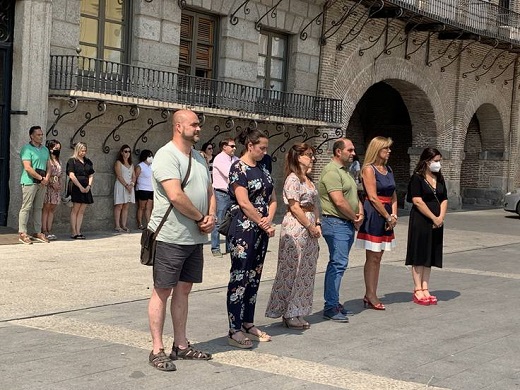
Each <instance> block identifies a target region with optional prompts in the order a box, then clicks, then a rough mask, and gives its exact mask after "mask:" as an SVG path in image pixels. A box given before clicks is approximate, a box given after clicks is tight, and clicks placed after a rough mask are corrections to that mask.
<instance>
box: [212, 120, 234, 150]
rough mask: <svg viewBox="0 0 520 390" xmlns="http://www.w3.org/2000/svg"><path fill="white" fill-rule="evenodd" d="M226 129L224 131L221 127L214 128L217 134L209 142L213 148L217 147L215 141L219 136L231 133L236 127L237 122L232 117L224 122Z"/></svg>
mask: <svg viewBox="0 0 520 390" xmlns="http://www.w3.org/2000/svg"><path fill="white" fill-rule="evenodd" d="M224 127H225V130H223V129H222V128H221V127H220V126H219V125H215V127H213V131H215V132H216V134H215V135H213V137H211V138H210V139H209V140H208V142H211V144H213V146H215V144H214V142H213V140H214V139H216V138H217V137H218V136H219V135H222V134H226V133H229V132H231V130H232V129H233V127H235V120H234V119H233V118H231V117H229V118H226V121H225V122H224Z"/></svg>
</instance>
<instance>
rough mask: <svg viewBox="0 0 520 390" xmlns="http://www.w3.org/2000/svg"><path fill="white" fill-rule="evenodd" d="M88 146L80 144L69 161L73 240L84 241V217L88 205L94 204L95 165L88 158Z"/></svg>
mask: <svg viewBox="0 0 520 390" xmlns="http://www.w3.org/2000/svg"><path fill="white" fill-rule="evenodd" d="M86 155H87V144H86V143H84V142H78V143H77V144H76V145H75V146H74V154H73V155H72V157H71V158H70V159H69V161H67V175H68V177H69V179H70V181H71V182H72V189H71V201H72V209H71V211H70V226H71V238H72V239H75V240H78V239H79V240H84V239H85V236H84V235H83V234H81V225H82V224H83V215H84V214H85V210H86V208H87V205H88V204H92V203H94V198H93V197H92V182H93V180H94V173H95V171H94V165H93V164H92V161H90V160H89V159H88V158H87V157H86Z"/></svg>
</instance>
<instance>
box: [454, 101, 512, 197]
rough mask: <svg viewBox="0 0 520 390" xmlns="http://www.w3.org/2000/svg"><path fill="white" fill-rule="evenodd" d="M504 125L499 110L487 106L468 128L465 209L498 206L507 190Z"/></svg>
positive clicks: (464, 164)
mask: <svg viewBox="0 0 520 390" xmlns="http://www.w3.org/2000/svg"><path fill="white" fill-rule="evenodd" d="M504 134H505V132H504V125H503V122H502V116H501V113H500V112H499V110H498V108H497V107H496V106H495V105H493V104H490V103H484V104H482V105H481V106H480V107H478V109H477V110H476V111H475V113H474V114H473V116H472V118H471V120H470V121H469V123H468V125H467V130H466V136H465V142H464V155H463V156H464V159H463V160H462V162H461V169H460V193H461V196H462V204H463V206H464V205H466V206H497V205H500V203H501V201H502V196H503V193H504V190H505V189H506V188H507V163H508V155H507V153H506V146H505V145H506V143H505V138H504Z"/></svg>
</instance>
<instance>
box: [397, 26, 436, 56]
mask: <svg viewBox="0 0 520 390" xmlns="http://www.w3.org/2000/svg"><path fill="white" fill-rule="evenodd" d="M432 35H433V32H431V31H428V35H427V36H426V39H425V40H424V41H422V42H421V43H420V44H419V45H417V40H416V39H412V43H413V44H414V45H416V46H418V47H417V49H415V50H413V51H410V52H409V51H408V40H409V37H410V34H408V35H407V36H406V48H405V50H404V58H405V59H407V60H409V59H410V58H412V55H413V54H415V53H417V52H418V51H419V50H420V49H421V47H423V46H424V44H425V43H427V42H428V44H429V42H430V38H431V36H432Z"/></svg>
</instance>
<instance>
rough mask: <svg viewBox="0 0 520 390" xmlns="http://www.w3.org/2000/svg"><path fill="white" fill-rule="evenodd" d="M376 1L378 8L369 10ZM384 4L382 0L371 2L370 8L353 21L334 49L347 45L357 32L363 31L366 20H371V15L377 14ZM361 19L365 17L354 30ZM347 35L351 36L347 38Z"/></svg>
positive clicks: (357, 34)
mask: <svg viewBox="0 0 520 390" xmlns="http://www.w3.org/2000/svg"><path fill="white" fill-rule="evenodd" d="M376 3H379V8H376V9H375V11H371V10H372V9H373V8H374V6H375V4H376ZM384 6H385V3H384V2H383V1H382V0H375V1H374V2H373V3H372V5H371V6H370V8H366V9H365V12H363V14H362V15H361V17H360V18H359V19H358V20H357V21H356V23H354V25H353V26H352V28H351V29H350V30H349V31H348V33H347V35H345V37H343V39H342V40H341V41H340V42H339V43H338V44H337V45H336V50H340V51H341V50H343V47H345V46H346V45H348V44H349V43H350V42H353V41H354V40H355V39H356V38H357V37H358V36H359V34H361V32H362V31H363V29H364V28H365V26H366V25H367V24H368V22H370V21H372V19H371V17H372V16H374V15H375V14H377V13H378V12H379V11H381V10H382V9H383V7H384ZM363 19H365V21H364V22H363V24H362V25H361V27H360V28H359V29H358V30H357V31H356V28H358V25H359V23H360V22H361V21H362V20H363ZM349 36H352V37H351V38H350V39H348V37H349Z"/></svg>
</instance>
